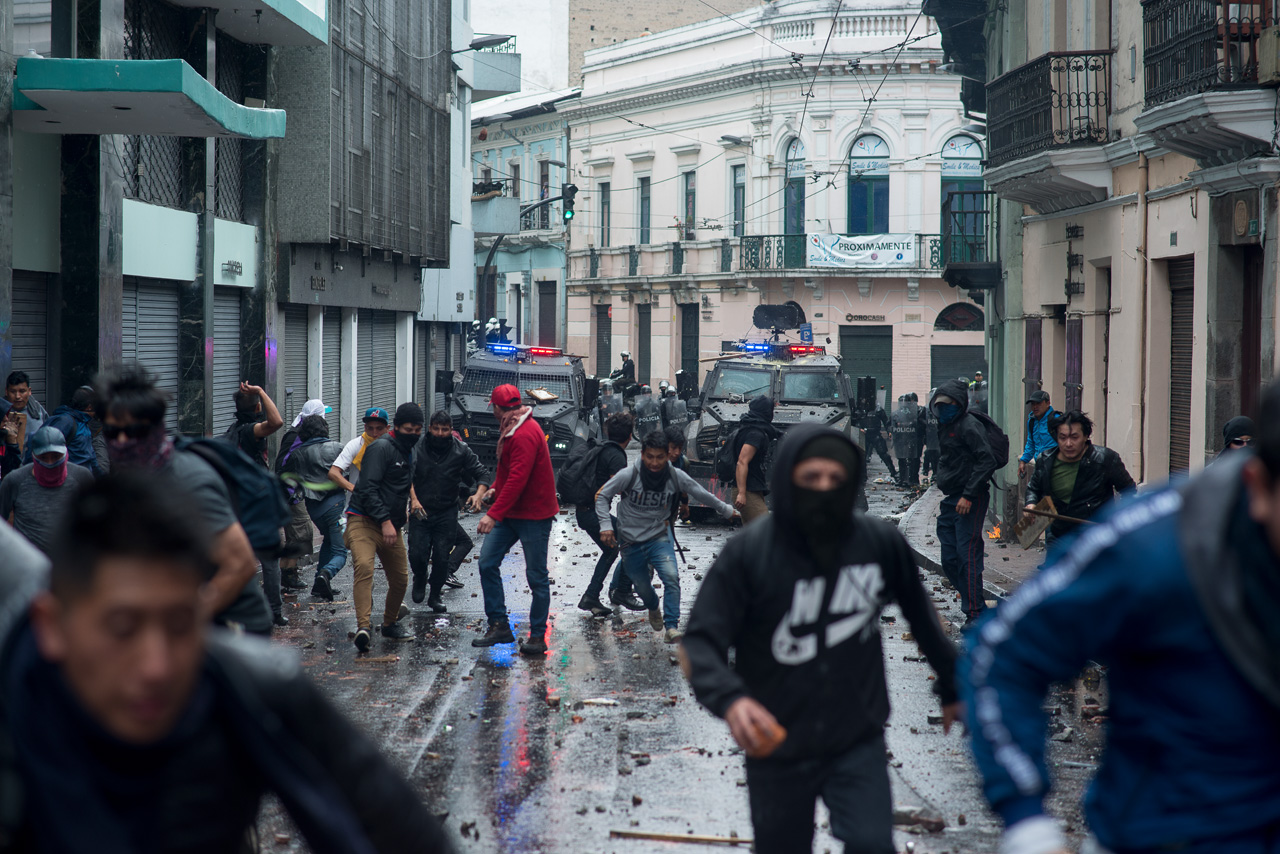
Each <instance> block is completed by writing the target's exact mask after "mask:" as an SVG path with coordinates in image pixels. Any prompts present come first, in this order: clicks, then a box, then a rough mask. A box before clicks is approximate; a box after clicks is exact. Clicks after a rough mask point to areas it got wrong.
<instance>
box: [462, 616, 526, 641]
mask: <svg viewBox="0 0 1280 854" xmlns="http://www.w3.org/2000/svg"><path fill="white" fill-rule="evenodd" d="M515 642H516V636H515V635H513V634H511V624H510V623H508V622H507V621H506V620H502V621H500V622H496V623H490V624H489V631H487V632H485V633H484V637H482V638H476V639H475V640H473V641H471V645H472V646H495V645H497V644H500V643H515Z"/></svg>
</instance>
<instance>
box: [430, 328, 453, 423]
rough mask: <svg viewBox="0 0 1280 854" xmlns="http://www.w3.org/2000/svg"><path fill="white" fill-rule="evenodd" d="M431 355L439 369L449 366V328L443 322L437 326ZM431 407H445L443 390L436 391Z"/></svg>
mask: <svg viewBox="0 0 1280 854" xmlns="http://www.w3.org/2000/svg"><path fill="white" fill-rule="evenodd" d="M428 326H430V324H428ZM431 356H432V361H433V363H434V364H435V368H436V370H437V371H443V370H447V369H448V368H449V330H448V327H447V326H445V325H443V324H441V325H440V326H438V327H437V328H436V337H435V339H434V341H432V343H431ZM431 408H432V410H433V411H434V410H437V409H444V408H445V403H444V394H443V393H442V392H436V394H435V396H434V397H433V398H432V399H431Z"/></svg>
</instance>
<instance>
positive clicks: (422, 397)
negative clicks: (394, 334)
mask: <svg viewBox="0 0 1280 854" xmlns="http://www.w3.org/2000/svg"><path fill="white" fill-rule="evenodd" d="M430 346H431V339H430V337H429V334H428V326H427V324H425V323H421V322H418V323H414V324H413V399H414V400H415V401H417V402H418V405H419V406H421V407H422V408H424V409H429V408H430V407H431V399H430V398H429V397H428V396H427V393H428V392H429V391H430V389H431V383H430V382H429V379H428V377H427V366H428V363H429V361H430V360H429V359H428V358H427V348H428V347H430ZM428 414H430V413H428Z"/></svg>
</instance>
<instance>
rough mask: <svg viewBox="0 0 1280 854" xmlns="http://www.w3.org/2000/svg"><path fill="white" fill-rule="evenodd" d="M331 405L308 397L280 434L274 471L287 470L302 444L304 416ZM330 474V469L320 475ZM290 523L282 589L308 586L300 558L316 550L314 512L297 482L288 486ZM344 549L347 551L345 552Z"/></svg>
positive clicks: (322, 411) (286, 532) (282, 565)
mask: <svg viewBox="0 0 1280 854" xmlns="http://www.w3.org/2000/svg"><path fill="white" fill-rule="evenodd" d="M329 411H330V410H329V407H327V406H325V405H324V402H323V401H321V400H318V399H312V400H308V401H307V402H306V403H304V404H302V409H301V411H299V413H298V415H297V417H295V418H294V419H293V423H292V424H291V425H290V426H289V429H288V430H286V431H285V432H284V433H283V434H282V435H281V436H280V447H279V449H278V450H277V451H276V464H275V469H274V470H275V473H276V474H281V473H283V472H284V470H285V465H286V463H287V462H288V461H289V459H290V457H291V455H292V454H293V452H294V451H296V450H297V449H298V448H299V447H300V446H301V445H302V440H301V439H300V438H299V437H298V429H299V427H300V426H301V424H302V420H303V419H304V418H307V417H308V416H311V415H319V416H321V417H323V416H325V415H326V414H328V412H329ZM327 478H328V472H327V471H326V472H325V476H324V477H323V478H321V479H322V480H325V479H327ZM288 490H289V510H290V514H291V516H290V520H289V524H288V525H286V526H285V529H284V550H283V552H284V554H285V557H281V558H280V589H281V590H305V589H306V587H307V585H305V584H303V583H302V579H301V578H300V577H299V576H298V564H299V562H300V561H299V559H300V558H303V557H307V556H309V555H311V554H312V553H313V552H314V551H315V542H314V541H315V531H313V530H312V528H311V515H310V514H309V513H308V512H307V503H306V499H305V498H304V497H303V494H302V490H301V489H300V488H298V487H295V486H289V487H288ZM344 553H345V552H344Z"/></svg>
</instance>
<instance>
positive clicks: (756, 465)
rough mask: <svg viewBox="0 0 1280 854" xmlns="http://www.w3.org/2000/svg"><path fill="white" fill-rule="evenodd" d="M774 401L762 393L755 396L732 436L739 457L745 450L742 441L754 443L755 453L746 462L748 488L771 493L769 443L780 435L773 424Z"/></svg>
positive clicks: (762, 492) (764, 493) (735, 456)
mask: <svg viewBox="0 0 1280 854" xmlns="http://www.w3.org/2000/svg"><path fill="white" fill-rule="evenodd" d="M773 409H774V407H773V401H772V400H770V399H769V398H767V397H765V396H763V395H761V396H760V397H756V398H752V400H751V402H750V403H749V404H747V413H746V414H745V415H743V416H742V418H741V420H740V421H739V427H738V432H737V433H736V434H735V435H734V437H733V451H734V458H735V459H736V458H737V456H738V455H739V454H741V453H742V446H743V445H751V446H753V447H754V448H755V449H756V454H755V456H754V457H752V458H751V462H749V463H748V464H747V492H759V493H761V494H763V495H768V493H769V482H768V475H767V474H766V473H765V460H766V459H767V457H768V454H769V445H770V444H771V443H772V442H773V441H774V440H775V439H777V438H778V428H777V427H774V426H773Z"/></svg>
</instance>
